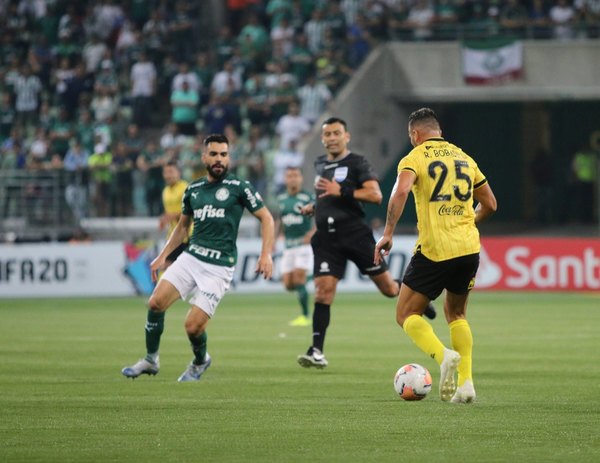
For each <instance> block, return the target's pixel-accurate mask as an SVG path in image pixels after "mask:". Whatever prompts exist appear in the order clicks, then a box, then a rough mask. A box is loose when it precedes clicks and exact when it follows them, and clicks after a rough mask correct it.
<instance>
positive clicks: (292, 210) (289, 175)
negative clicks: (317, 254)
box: [275, 167, 315, 326]
mask: <svg viewBox="0 0 600 463" xmlns="http://www.w3.org/2000/svg"><path fill="white" fill-rule="evenodd" d="M302 182H303V178H302V172H301V171H300V168H298V167H288V168H287V169H286V171H285V187H286V191H285V192H284V193H281V194H280V195H278V196H277V204H278V208H279V218H278V219H277V222H276V228H275V229H276V230H278V232H279V234H280V235H283V237H284V241H285V249H284V251H283V255H282V257H281V267H280V269H281V275H282V280H283V284H284V286H285V289H287V290H288V291H295V292H296V293H297V296H298V301H299V302H300V307H301V309H302V313H301V315H299V316H298V317H297V318H295V319H293V320H292V321H291V322H290V325H291V326H310V325H311V324H312V320H311V319H310V318H309V313H308V292H307V291H306V279H307V276H308V275H309V273H312V268H313V252H312V248H311V246H310V238H311V237H312V235H313V233H314V232H315V227H314V224H313V220H312V218H311V217H309V216H306V215H302V214H301V213H300V210H301V209H302V207H303V206H305V205H307V204H310V203H312V202H314V200H315V198H314V195H313V194H312V193H309V192H307V191H304V190H302Z"/></svg>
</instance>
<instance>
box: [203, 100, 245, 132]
mask: <svg viewBox="0 0 600 463" xmlns="http://www.w3.org/2000/svg"><path fill="white" fill-rule="evenodd" d="M228 125H233V126H234V127H236V130H237V128H238V127H239V116H238V114H237V112H236V106H235V105H232V104H230V103H227V99H226V97H225V96H224V95H218V94H217V95H215V96H214V97H213V98H212V100H211V102H210V103H209V105H208V107H207V108H206V114H205V115H204V131H205V132H206V133H223V131H224V130H225V127H227V126H228Z"/></svg>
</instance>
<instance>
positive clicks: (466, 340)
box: [448, 319, 473, 386]
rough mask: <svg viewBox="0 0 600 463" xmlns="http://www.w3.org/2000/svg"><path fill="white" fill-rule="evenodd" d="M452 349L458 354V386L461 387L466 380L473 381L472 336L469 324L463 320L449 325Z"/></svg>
mask: <svg viewBox="0 0 600 463" xmlns="http://www.w3.org/2000/svg"><path fill="white" fill-rule="evenodd" d="M448 326H449V327H450V339H451V340H452V348H453V349H454V350H455V351H456V352H458V353H459V354H460V363H459V364H458V369H457V371H458V385H459V386H462V385H463V384H464V382H465V381H466V380H467V379H468V380H471V381H473V371H472V365H473V335H472V334H471V327H470V326H469V322H467V320H465V319H460V320H454V321H453V322H452V323H450V325H448Z"/></svg>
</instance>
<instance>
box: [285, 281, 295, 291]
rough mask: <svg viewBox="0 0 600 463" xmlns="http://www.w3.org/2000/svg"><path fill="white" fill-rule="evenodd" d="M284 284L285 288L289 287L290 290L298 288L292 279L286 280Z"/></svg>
mask: <svg viewBox="0 0 600 463" xmlns="http://www.w3.org/2000/svg"><path fill="white" fill-rule="evenodd" d="M284 286H285V289H287V290H288V291H293V290H294V289H296V285H295V283H294V282H292V281H286V282H285V283H284Z"/></svg>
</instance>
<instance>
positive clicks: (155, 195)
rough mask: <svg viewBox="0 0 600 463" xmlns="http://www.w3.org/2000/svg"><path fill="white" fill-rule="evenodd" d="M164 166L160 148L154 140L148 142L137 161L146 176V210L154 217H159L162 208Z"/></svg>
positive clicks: (137, 165) (138, 166)
mask: <svg viewBox="0 0 600 463" xmlns="http://www.w3.org/2000/svg"><path fill="white" fill-rule="evenodd" d="M163 164H164V159H163V155H162V152H161V150H160V148H159V147H158V145H157V144H156V142H154V141H153V140H150V141H148V142H147V143H146V146H145V147H144V149H143V150H142V153H141V154H140V155H139V156H138V158H137V160H136V167H137V168H138V169H139V170H140V171H141V172H143V173H144V174H145V175H144V177H145V182H144V185H145V187H146V193H145V197H146V209H147V211H148V215H150V216H152V217H154V216H157V215H159V214H160V211H161V208H162V203H161V192H162V189H163V186H164V185H163V183H164V182H163V177H162V167H163Z"/></svg>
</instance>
